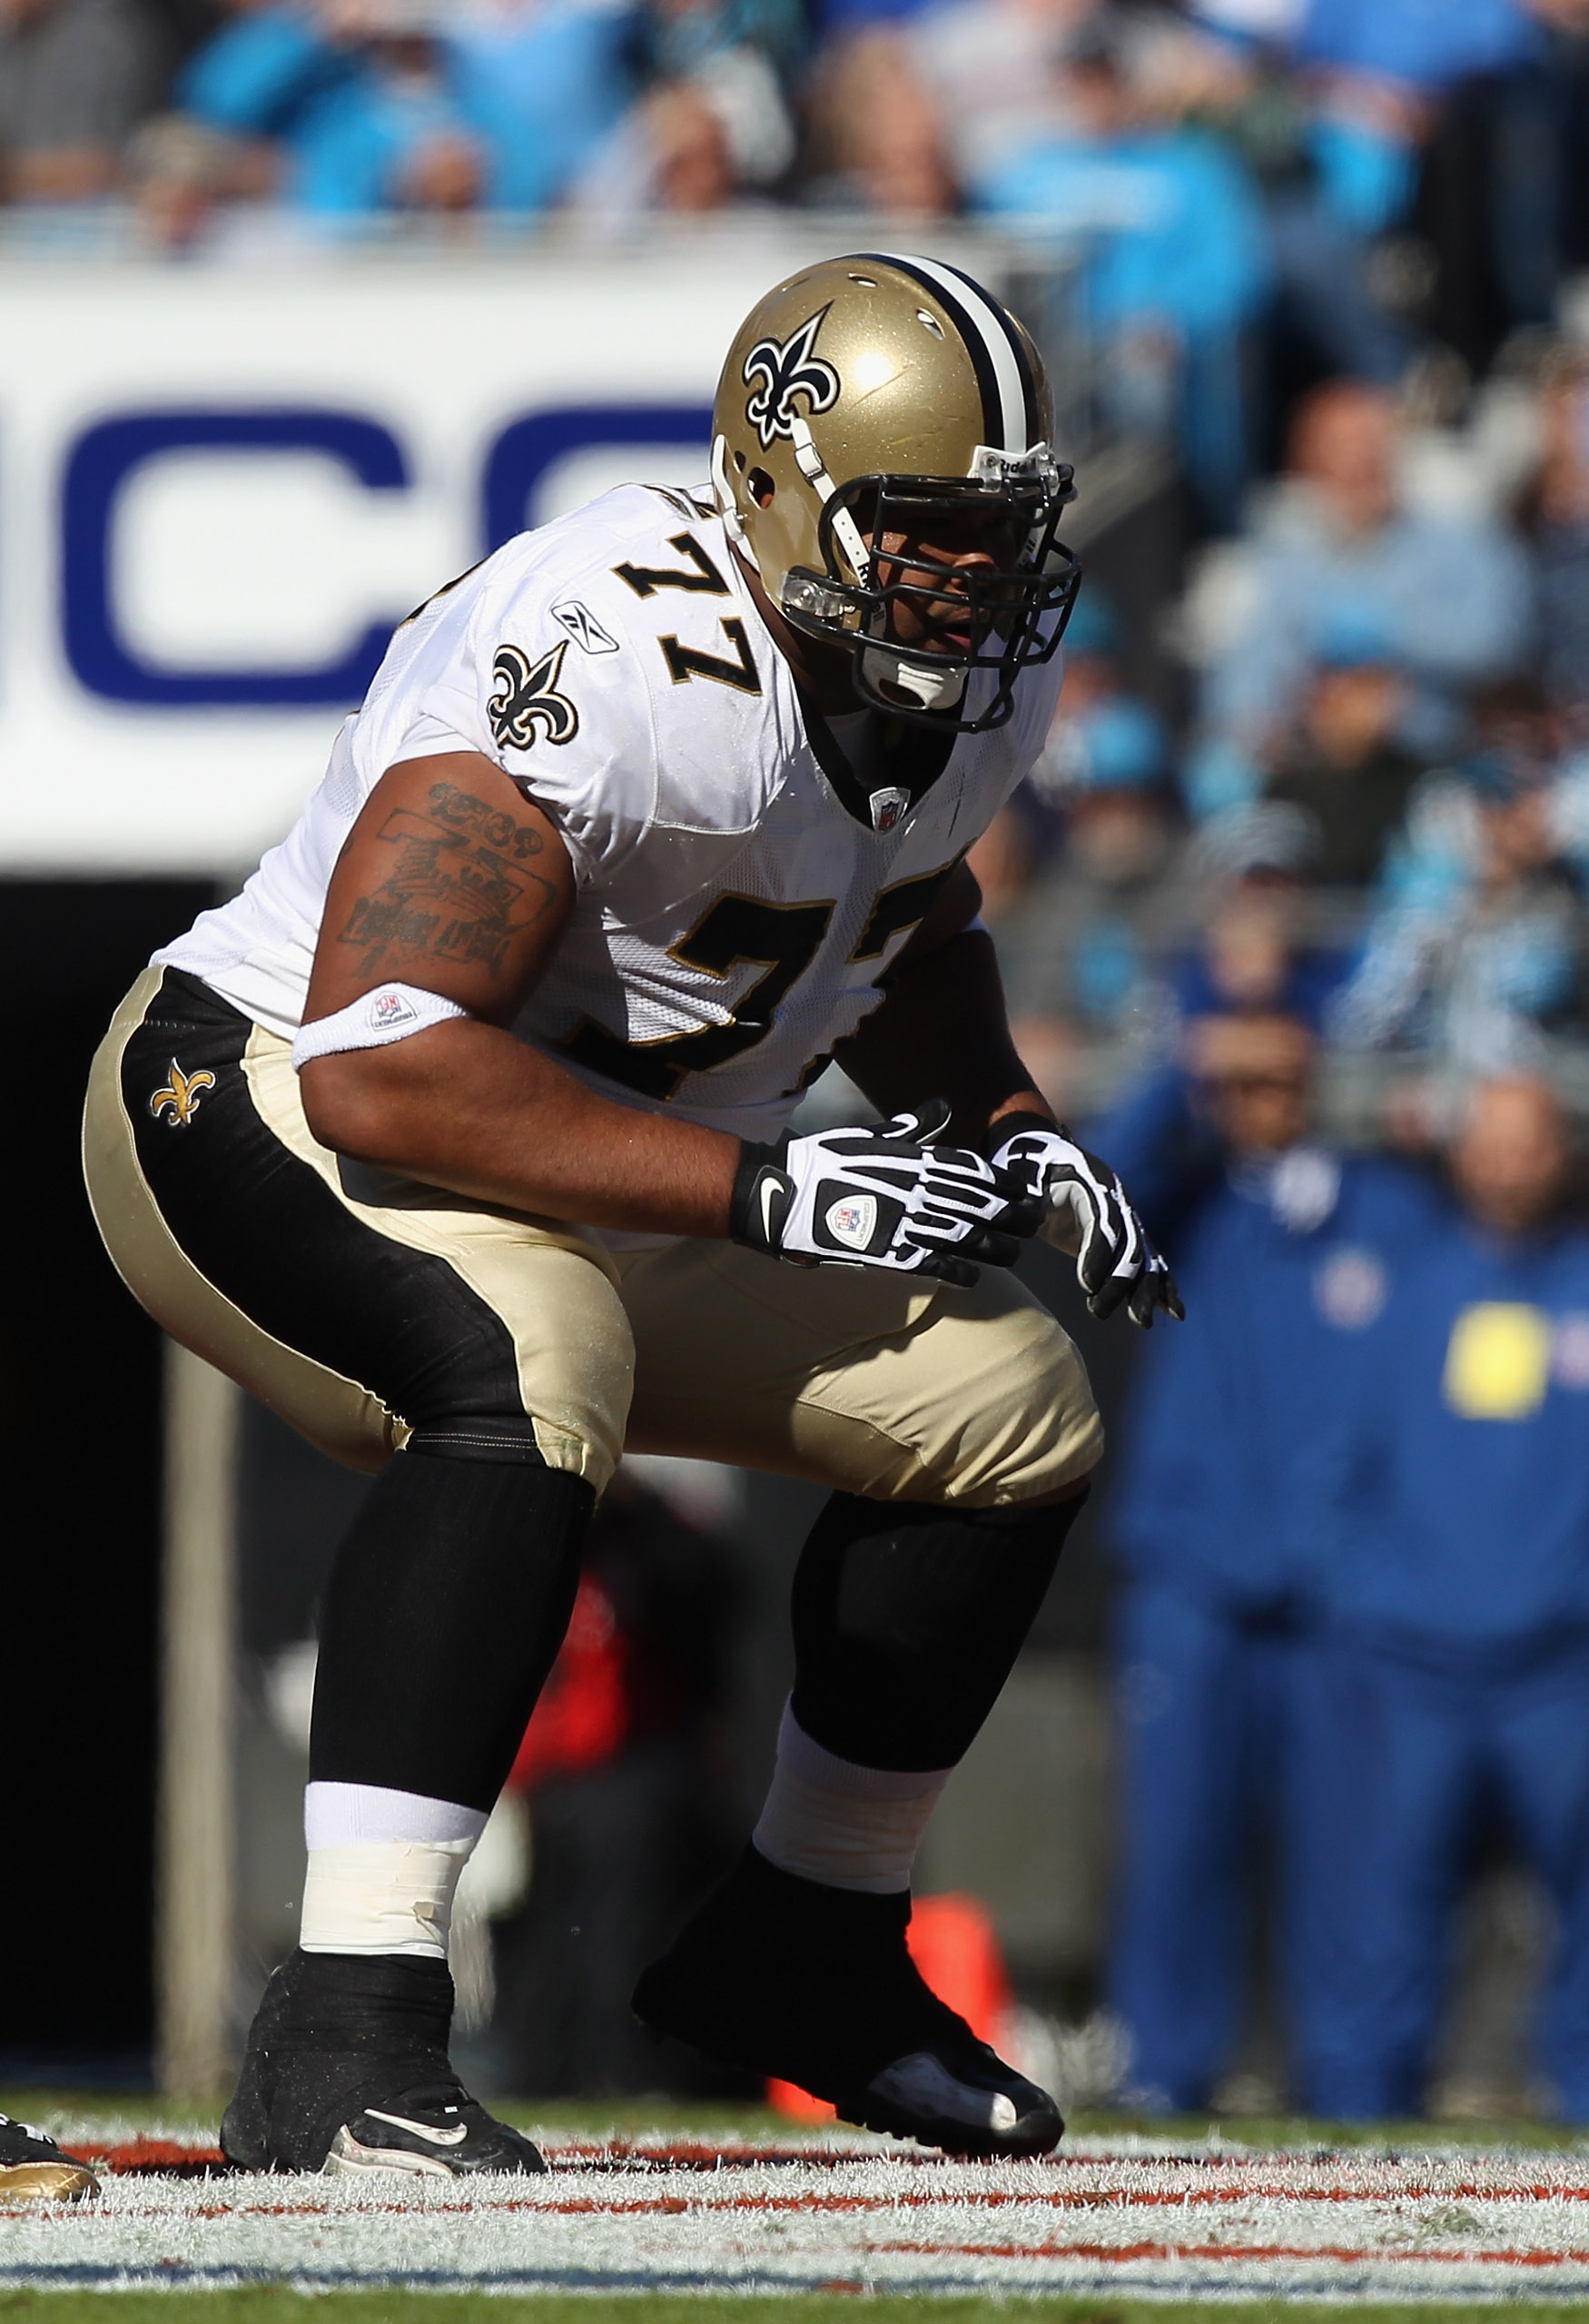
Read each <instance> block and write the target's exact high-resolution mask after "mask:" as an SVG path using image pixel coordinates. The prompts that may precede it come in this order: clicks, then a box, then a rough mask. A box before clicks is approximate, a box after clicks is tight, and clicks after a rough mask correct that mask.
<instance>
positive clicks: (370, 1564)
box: [310, 1421, 596, 1810]
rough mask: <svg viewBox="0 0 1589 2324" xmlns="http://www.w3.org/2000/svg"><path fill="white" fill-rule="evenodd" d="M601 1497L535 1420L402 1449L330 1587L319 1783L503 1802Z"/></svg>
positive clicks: (314, 1773)
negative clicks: (545, 1440) (549, 1455)
mask: <svg viewBox="0 0 1589 2324" xmlns="http://www.w3.org/2000/svg"><path fill="white" fill-rule="evenodd" d="M432 1437H434V1438H436V1439H437V1441H435V1442H434V1443H432V1442H431V1441H430V1439H431V1438H432ZM595 1500H596V1497H595V1494H594V1493H593V1491H592V1490H591V1488H590V1487H589V1486H588V1485H587V1483H586V1482H585V1480H584V1479H583V1478H579V1477H571V1476H568V1474H566V1473H565V1472H564V1471H563V1470H561V1469H548V1468H547V1467H546V1466H545V1465H544V1464H543V1463H542V1461H541V1459H540V1458H539V1455H538V1453H536V1452H535V1450H534V1448H533V1442H532V1441H528V1442H527V1440H526V1439H525V1438H524V1436H523V1434H522V1426H521V1428H520V1431H519V1432H518V1436H517V1440H516V1439H515V1434H514V1432H513V1431H512V1430H511V1429H508V1430H506V1431H504V1429H503V1424H502V1423H500V1422H490V1421H489V1422H487V1423H485V1424H483V1425H482V1426H481V1427H479V1428H469V1427H466V1426H464V1425H463V1424H459V1427H458V1429H456V1430H453V1431H450V1432H449V1433H448V1434H447V1436H446V1437H445V1438H443V1434H442V1432H441V1431H439V1430H438V1431H426V1432H425V1433H424V1434H423V1435H422V1436H421V1437H419V1438H418V1439H415V1441H414V1442H413V1443H411V1444H410V1448H409V1449H408V1450H406V1451H404V1452H400V1453H397V1454H394V1455H393V1457H392V1459H390V1461H389V1462H388V1463H387V1465H386V1467H385V1469H382V1471H381V1473H380V1477H379V1478H377V1479H376V1482H375V1486H374V1488H373V1490H372V1491H371V1493H370V1498H369V1499H368V1501H366V1503H365V1505H364V1508H363V1509H362V1510H361V1512H360V1516H359V1518H357V1520H356V1521H355V1523H354V1525H353V1528H352V1530H351V1531H350V1534H349V1535H348V1538H347V1539H346V1540H345V1541H344V1542H343V1544H342V1547H341V1550H340V1551H339V1553H338V1556H337V1562H336V1565H335V1567H334V1568H333V1570H332V1573H331V1585H330V1587H329V1588H328V1590H327V1592H326V1598H325V1606H324V1609H323V1613H322V1617H321V1644H320V1664H319V1668H318V1671H317V1674H316V1677H315V1687H314V1720H313V1727H312V1732H311V1741H310V1776H311V1781H313V1782H316V1783H335V1784H373V1785H380V1786H382V1787H384V1788H386V1789H388V1790H391V1791H402V1792H418V1793H419V1794H420V1795H422V1796H424V1797H425V1798H428V1799H446V1800H455V1801H457V1802H458V1803H459V1805H460V1806H463V1807H475V1808H482V1809H486V1810H489V1809H490V1808H491V1807H492V1806H494V1805H495V1804H496V1799H497V1795H498V1792H499V1791H500V1790H501V1788H502V1785H503V1782H504V1779H505V1778H506V1776H507V1775H508V1769H509V1768H510V1767H511V1766H512V1765H513V1761H514V1758H515V1756H516V1755H517V1753H518V1745H519V1744H520V1742H521V1740H522V1739H523V1736H524V1730H525V1728H526V1726H528V1722H529V1715H530V1713H531V1711H532V1710H533V1709H534V1708H535V1703H536V1697H537V1696H538V1694H539V1693H540V1690H541V1687H542V1686H543V1685H544V1684H545V1681H546V1676H547V1673H548V1670H550V1668H551V1666H552V1664H553V1662H554V1660H555V1659H556V1656H557V1653H558V1647H560V1646H561V1644H562V1642H563V1633H564V1632H565V1630H566V1629H567V1628H568V1617H569V1614H570V1612H571V1611H572V1609H573V1605H574V1593H575V1591H576V1589H577V1587H578V1583H579V1560H580V1554H581V1551H582V1549H583V1548H584V1543H585V1535H586V1531H587V1527H588V1524H589V1520H590V1512H591V1510H592V1508H594V1506H595Z"/></svg>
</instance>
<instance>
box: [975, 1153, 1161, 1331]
mask: <svg viewBox="0 0 1589 2324" xmlns="http://www.w3.org/2000/svg"><path fill="white" fill-rule="evenodd" d="M1010 1132H1013V1134H1009V1133H1010ZM994 1134H995V1136H1000V1137H1002V1139H1003V1142H1002V1145H1000V1146H999V1147H998V1148H997V1149H996V1150H995V1152H994V1154H993V1168H994V1169H995V1170H999V1171H1003V1172H1006V1173H1007V1174H1008V1176H1010V1177H1011V1178H1013V1179H1017V1180H1019V1181H1020V1182H1021V1183H1022V1185H1024V1186H1025V1188H1026V1189H1027V1191H1028V1192H1029V1193H1031V1194H1035V1195H1037V1196H1039V1197H1040V1198H1041V1200H1042V1201H1043V1202H1045V1203H1046V1204H1047V1206H1048V1216H1047V1218H1046V1219H1045V1220H1044V1222H1043V1233H1044V1235H1045V1237H1046V1239H1047V1240H1048V1241H1051V1242H1056V1243H1058V1245H1059V1247H1060V1249H1061V1251H1068V1252H1069V1253H1070V1254H1071V1257H1072V1258H1074V1260H1075V1261H1076V1275H1077V1280H1078V1281H1080V1283H1081V1289H1082V1290H1083V1291H1085V1292H1086V1294H1087V1306H1088V1309H1089V1311H1090V1312H1091V1314H1093V1315H1095V1316H1097V1317H1098V1318H1099V1320H1100V1321H1101V1320H1102V1319H1103V1318H1104V1317H1105V1316H1110V1315H1112V1314H1113V1313H1114V1311H1115V1310H1116V1308H1117V1307H1119V1306H1120V1303H1121V1302H1122V1300H1123V1301H1124V1303H1125V1307H1126V1312H1127V1313H1128V1314H1129V1315H1130V1319H1131V1321H1132V1322H1133V1323H1138V1324H1140V1326H1141V1328H1142V1330H1144V1331H1151V1330H1152V1329H1153V1315H1154V1310H1156V1309H1162V1310H1163V1311H1164V1313H1165V1314H1166V1315H1172V1316H1173V1317H1174V1318H1175V1320H1176V1321H1177V1322H1178V1323H1179V1322H1181V1321H1183V1320H1184V1319H1185V1316H1186V1310H1185V1308H1184V1307H1182V1305H1181V1303H1180V1293H1179V1291H1177V1290H1176V1288H1175V1278H1174V1276H1173V1275H1172V1274H1171V1273H1170V1269H1169V1267H1168V1266H1167V1265H1166V1264H1165V1261H1164V1259H1163V1256H1162V1254H1161V1253H1160V1252H1159V1251H1156V1250H1155V1249H1154V1247H1153V1245H1152V1244H1151V1242H1150V1241H1149V1240H1148V1231H1147V1229H1146V1228H1145V1227H1144V1226H1143V1224H1142V1221H1141V1220H1140V1218H1139V1217H1138V1216H1137V1213H1136V1211H1135V1210H1134V1209H1133V1208H1132V1205H1131V1198H1130V1195H1129V1194H1128V1193H1127V1192H1126V1190H1125V1188H1124V1186H1123V1185H1122V1184H1121V1183H1120V1179H1119V1178H1118V1177H1117V1176H1116V1175H1115V1172H1113V1171H1112V1170H1110V1166H1109V1164H1108V1163H1107V1162H1100V1161H1099V1159H1098V1156H1097V1155H1096V1154H1090V1153H1089V1152H1087V1149H1086V1148H1085V1146H1079V1145H1078V1144H1077V1143H1076V1142H1075V1140H1074V1139H1073V1138H1072V1137H1071V1136H1070V1135H1069V1134H1068V1133H1067V1132H1065V1131H1064V1130H1063V1129H1059V1130H1056V1129H1055V1128H1054V1126H1053V1124H1052V1123H1051V1122H1043V1121H1041V1119H1040V1118H1039V1117H1038V1116H1036V1115H1035V1114H1031V1113H1026V1114H1006V1115H1005V1117H1004V1119H1003V1120H1002V1122H997V1123H995V1125H994Z"/></svg>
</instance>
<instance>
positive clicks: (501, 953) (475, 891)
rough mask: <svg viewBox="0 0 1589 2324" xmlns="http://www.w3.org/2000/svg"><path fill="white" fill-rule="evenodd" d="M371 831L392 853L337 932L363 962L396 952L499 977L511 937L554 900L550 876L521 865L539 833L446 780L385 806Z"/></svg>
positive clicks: (534, 850) (370, 965) (368, 964)
mask: <svg viewBox="0 0 1589 2324" xmlns="http://www.w3.org/2000/svg"><path fill="white" fill-rule="evenodd" d="M377 836H379V837H380V840H381V841H382V842H383V843H384V844H385V845H386V846H390V847H391V848H392V849H393V850H394V851H395V853H394V855H393V859H392V862H391V865H390V869H389V870H388V873H387V875H386V878H385V879H384V880H383V881H382V883H381V885H380V887H379V888H378V889H377V890H376V892H375V894H374V895H361V896H360V898H359V901H358V903H357V904H355V905H354V906H353V909H352V912H351V913H350V915H349V919H348V924H347V925H346V927H345V928H343V929H342V931H341V934H340V935H339V936H338V938H337V941H338V943H339V944H357V945H359V946H360V949H361V950H362V951H363V952H364V953H365V954H367V958H366V960H365V963H364V965H365V968H366V970H374V969H379V968H380V966H381V965H382V964H383V963H384V962H385V960H386V959H387V957H388V955H389V954H390V953H392V952H393V951H399V952H408V953H422V954H427V955H428V956H429V958H430V959H432V960H452V961H458V962H460V963H462V964H464V965H466V966H471V967H472V966H474V965H475V964H480V965H482V966H484V967H485V968H486V969H487V970H488V971H489V974H491V975H493V976H499V975H500V974H501V973H502V970H503V967H504V965H505V964H506V962H507V958H508V946H509V945H510V944H511V943H512V940H513V938H514V937H515V936H516V935H520V934H521V933H522V932H523V931H524V930H525V929H526V928H528V927H529V926H531V925H533V924H534V922H536V921H537V920H538V919H539V918H540V916H541V915H542V914H543V913H544V912H546V911H547V910H548V909H549V907H550V906H551V905H552V904H553V903H554V902H555V900H556V897H557V893H558V891H557V889H556V887H555V885H553V883H552V882H551V881H550V880H548V879H543V878H542V877H541V875H540V874H539V873H538V872H534V871H531V870H530V869H529V868H528V866H529V862H530V859H531V858H532V857H533V856H536V855H539V854H540V853H541V850H542V846H543V845H544V843H543V841H542V839H541V836H540V834H539V833H538V831H534V830H532V829H531V828H530V826H528V824H520V823H516V822H515V821H514V819H513V817H512V816H510V815H505V814H503V813H502V812H501V811H500V810H498V808H495V807H491V806H487V804H486V802H485V800H484V799H477V798H473V797H471V796H470V795H469V792H467V791H460V790H459V789H458V788H457V787H456V786H454V785H453V784H451V783H438V784H436V785H435V786H433V788H432V790H431V792H430V797H429V806H427V807H425V808H423V809H419V810H416V809H412V808H409V807H398V808H396V809H394V811H393V812H392V813H391V814H390V816H388V817H387V819H386V821H385V822H384V823H383V824H382V826H381V827H380V832H379V834H378V835H377Z"/></svg>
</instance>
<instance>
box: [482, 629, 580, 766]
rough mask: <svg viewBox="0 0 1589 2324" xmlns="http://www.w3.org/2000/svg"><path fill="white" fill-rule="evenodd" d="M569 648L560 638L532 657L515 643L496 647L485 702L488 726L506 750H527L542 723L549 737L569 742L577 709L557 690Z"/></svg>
mask: <svg viewBox="0 0 1589 2324" xmlns="http://www.w3.org/2000/svg"><path fill="white" fill-rule="evenodd" d="M567 652H568V639H567V638H562V639H561V640H560V641H559V642H558V644H557V645H555V646H554V647H552V648H551V649H550V651H549V652H548V653H544V654H543V655H542V656H541V658H540V659H539V661H538V662H532V661H531V660H530V658H529V656H528V654H525V653H521V652H520V651H519V649H518V647H517V646H498V648H497V658H496V660H495V661H494V662H493V663H492V665H491V676H492V678H493V679H494V680H495V683H494V685H493V686H492V688H491V698H490V701H489V703H488V704H487V706H486V707H487V709H488V711H489V716H490V720H491V732H492V733H493V734H494V735H495V736H496V737H497V740H498V742H499V743H500V744H501V746H502V747H503V749H504V750H528V748H529V747H530V745H531V744H532V743H533V742H534V741H535V740H536V737H538V735H539V734H540V733H541V731H542V730H543V728H544V730H545V733H546V738H547V740H548V742H572V741H573V739H574V737H575V736H576V735H577V733H578V731H579V713H578V711H577V710H576V708H575V707H574V705H573V704H572V703H571V702H570V701H569V699H568V696H567V695H566V694H559V693H558V690H557V687H558V676H559V674H560V672H561V670H562V668H563V657H564V655H565V654H566V653H567Z"/></svg>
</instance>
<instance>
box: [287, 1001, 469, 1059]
mask: <svg viewBox="0 0 1589 2324" xmlns="http://www.w3.org/2000/svg"><path fill="white" fill-rule="evenodd" d="M468 1014H469V1011H468V1010H467V1009H460V1008H459V1004H458V1003H457V1002H456V1001H445V1000H443V999H442V997H441V995H440V994H439V993H427V992H425V991H424V990H423V988H422V987H421V986H419V985H418V984H378V985H377V986H376V988H375V990H374V992H373V993H361V994H360V996H359V998H358V999H357V1000H356V1001H350V1002H349V1004H348V1005H347V1007H346V1008H345V1009H338V1010H337V1011H336V1012H335V1014H333V1015H331V1016H329V1017H316V1018H315V1020H314V1023H313V1024H306V1025H303V1026H301V1028H300V1030H299V1033H298V1034H297V1037H296V1038H295V1039H294V1041H293V1043H292V1063H293V1066H294V1068H295V1069H296V1070H297V1071H298V1072H299V1073H301V1072H302V1070H303V1068H304V1066H305V1065H307V1064H308V1063H309V1061H310V1059H311V1057H333V1056H336V1055H339V1054H340V1053H341V1051H343V1050H345V1049H384V1048H386V1047H387V1046H388V1044H389V1043H391V1042H394V1041H407V1040H408V1039H409V1037H410V1034H411V1033H423V1032H424V1031H425V1030H426V1028H427V1027H428V1026H429V1025H433V1024H445V1023H446V1022H447V1019H448V1018H449V1017H467V1016H468Z"/></svg>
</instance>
